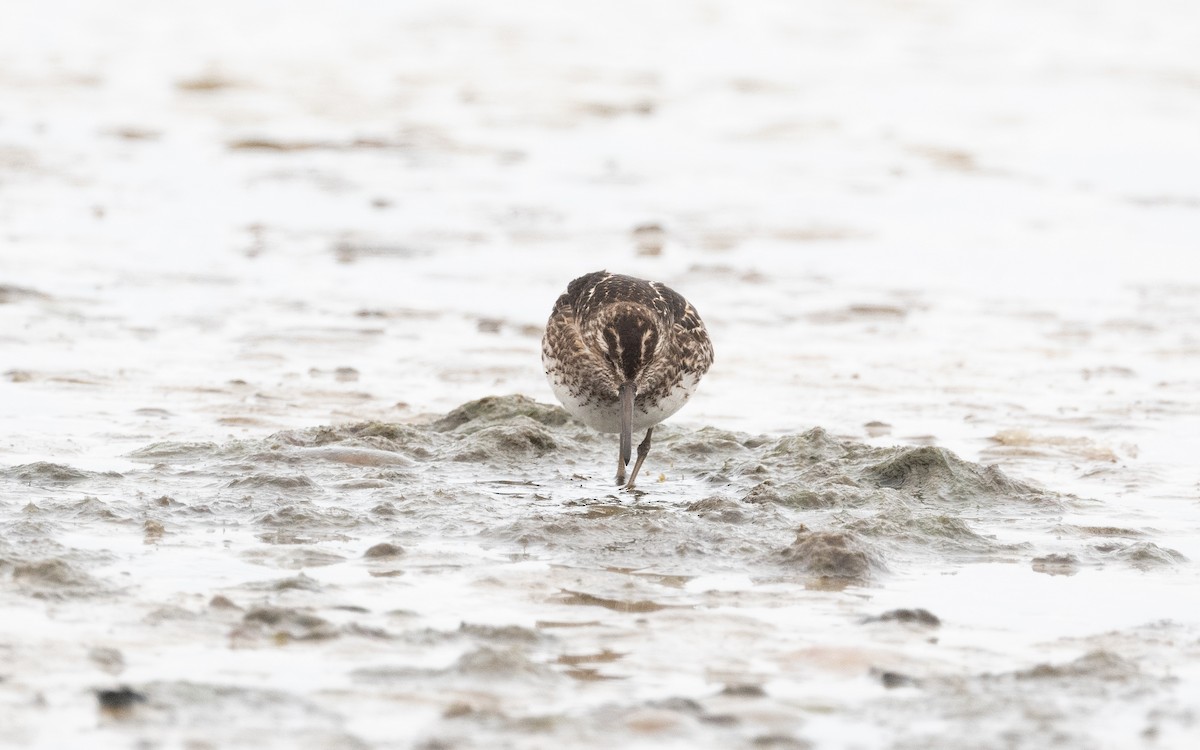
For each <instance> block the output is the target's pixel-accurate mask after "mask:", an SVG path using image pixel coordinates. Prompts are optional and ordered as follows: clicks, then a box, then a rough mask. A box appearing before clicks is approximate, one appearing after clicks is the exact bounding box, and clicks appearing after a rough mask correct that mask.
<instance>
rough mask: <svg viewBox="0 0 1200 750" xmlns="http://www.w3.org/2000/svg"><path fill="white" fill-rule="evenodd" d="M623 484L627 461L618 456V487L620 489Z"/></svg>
mask: <svg viewBox="0 0 1200 750" xmlns="http://www.w3.org/2000/svg"><path fill="white" fill-rule="evenodd" d="M622 484H625V461H624V459H623V458H622V457H621V456H620V455H618V456H617V486H618V487H619V486H621V485H622Z"/></svg>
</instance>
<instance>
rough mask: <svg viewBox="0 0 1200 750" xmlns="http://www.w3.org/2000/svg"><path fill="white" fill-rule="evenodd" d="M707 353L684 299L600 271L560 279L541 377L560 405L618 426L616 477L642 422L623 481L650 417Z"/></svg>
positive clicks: (695, 373)
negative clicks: (564, 280) (561, 289)
mask: <svg viewBox="0 0 1200 750" xmlns="http://www.w3.org/2000/svg"><path fill="white" fill-rule="evenodd" d="M712 361H713V349H712V343H711V342H710V341H709V339H708V332H707V331H706V330H705V328H704V323H703V321H701V320H700V316H699V314H697V312H696V309H695V308H694V307H692V306H691V304H689V303H688V301H687V300H686V299H684V298H683V297H682V296H680V295H679V294H678V293H677V292H675V291H674V290H672V289H670V288H669V287H667V286H664V285H663V284H660V283H658V282H656V281H644V280H642V279H637V278H633V277H632V276H621V275H619V274H611V273H607V272H605V271H597V272H595V273H589V274H587V275H586V276H580V277H579V278H578V279H575V280H574V281H572V282H571V283H570V284H569V285H568V286H567V291H566V292H565V293H564V294H563V295H562V296H560V297H559V298H558V301H557V302H556V303H555V304H554V311H553V312H552V313H551V314H550V320H549V322H548V323H547V324H546V335H545V337H544V338H543V339H542V363H543V365H544V366H545V368H546V377H547V379H548V380H549V381H550V386H551V388H552V389H553V390H554V395H555V396H557V397H558V399H559V401H561V402H562V403H563V406H565V407H566V409H567V411H568V412H570V413H571V414H572V415H573V416H575V417H576V418H578V419H580V420H581V421H582V422H584V424H587V425H588V426H589V427H592V428H593V429H596V430H599V431H600V432H617V433H620V434H621V451H620V456H619V458H618V461H617V482H618V484H621V483H624V481H625V467H626V466H627V465H628V463H629V458H630V453H631V451H632V447H631V445H632V437H631V435H632V433H633V432H635V431H640V430H646V437H645V439H644V440H643V441H642V443H641V445H639V446H638V460H637V463H636V464H634V467H633V472H632V473H631V474H630V477H629V483H628V485H626V486H627V488H632V487H633V484H634V481H635V480H636V479H637V474H638V471H639V470H640V469H641V466H642V462H643V461H645V459H646V454H647V453H649V451H650V436H651V434H652V433H653V431H654V425H656V424H658V423H659V422H661V421H663V420H664V419H666V418H667V417H669V416H671V415H672V414H674V413H675V412H676V411H678V410H679V408H680V407H682V406H683V405H684V403H686V402H687V400H688V398H690V397H691V395H692V393H693V392H694V391H695V389H696V384H697V383H699V381H700V378H701V376H703V375H704V373H706V372H707V371H708V368H709V366H710V365H711V364H712Z"/></svg>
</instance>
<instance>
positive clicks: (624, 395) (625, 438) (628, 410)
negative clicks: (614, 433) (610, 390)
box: [617, 380, 637, 466]
mask: <svg viewBox="0 0 1200 750" xmlns="http://www.w3.org/2000/svg"><path fill="white" fill-rule="evenodd" d="M617 394H618V395H619V396H620V398H621V463H623V464H624V465H625V466H628V465H629V457H630V455H632V453H633V397H634V396H636V395H637V385H636V384H635V383H634V382H633V381H632V380H626V381H625V382H624V383H621V387H620V388H618V389H617Z"/></svg>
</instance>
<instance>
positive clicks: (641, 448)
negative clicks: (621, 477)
mask: <svg viewBox="0 0 1200 750" xmlns="http://www.w3.org/2000/svg"><path fill="white" fill-rule="evenodd" d="M652 434H654V428H653V427H651V428H650V429H648V430H646V438H645V440H643V441H642V442H641V443H639V444H638V457H637V461H636V462H634V464H633V473H632V474H630V475H629V484H627V485H625V489H627V490H632V489H633V481H634V480H635V479H637V475H638V471H639V470H640V469H641V468H642V462H643V461H645V460H646V455H647V454H649V453H650V436H651V435H652Z"/></svg>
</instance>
